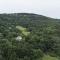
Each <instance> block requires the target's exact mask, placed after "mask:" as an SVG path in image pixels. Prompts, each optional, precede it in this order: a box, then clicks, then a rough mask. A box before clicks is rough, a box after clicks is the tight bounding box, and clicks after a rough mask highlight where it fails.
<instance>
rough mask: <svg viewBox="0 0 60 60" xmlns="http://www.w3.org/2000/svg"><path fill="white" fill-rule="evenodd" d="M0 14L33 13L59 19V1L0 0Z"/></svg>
mask: <svg viewBox="0 0 60 60" xmlns="http://www.w3.org/2000/svg"><path fill="white" fill-rule="evenodd" d="M0 13H35V14H40V15H45V16H48V17H52V18H60V0H0Z"/></svg>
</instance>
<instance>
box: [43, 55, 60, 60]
mask: <svg viewBox="0 0 60 60" xmlns="http://www.w3.org/2000/svg"><path fill="white" fill-rule="evenodd" d="M42 60H59V59H58V58H57V57H51V56H49V55H44V57H43V58H42Z"/></svg>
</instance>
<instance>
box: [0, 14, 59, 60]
mask: <svg viewBox="0 0 60 60" xmlns="http://www.w3.org/2000/svg"><path fill="white" fill-rule="evenodd" d="M0 60H60V19H53V18H50V17H46V16H42V15H37V14H29V13H12V14H0Z"/></svg>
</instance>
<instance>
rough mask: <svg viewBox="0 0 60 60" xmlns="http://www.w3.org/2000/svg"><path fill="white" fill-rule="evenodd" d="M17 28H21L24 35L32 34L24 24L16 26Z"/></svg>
mask: <svg viewBox="0 0 60 60" xmlns="http://www.w3.org/2000/svg"><path fill="white" fill-rule="evenodd" d="M16 28H17V29H18V30H20V31H21V33H22V34H23V35H24V36H28V35H29V34H30V32H28V31H27V29H26V28H24V27H22V26H16Z"/></svg>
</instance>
